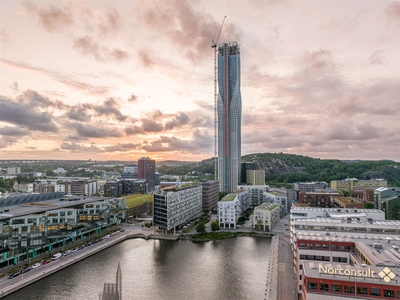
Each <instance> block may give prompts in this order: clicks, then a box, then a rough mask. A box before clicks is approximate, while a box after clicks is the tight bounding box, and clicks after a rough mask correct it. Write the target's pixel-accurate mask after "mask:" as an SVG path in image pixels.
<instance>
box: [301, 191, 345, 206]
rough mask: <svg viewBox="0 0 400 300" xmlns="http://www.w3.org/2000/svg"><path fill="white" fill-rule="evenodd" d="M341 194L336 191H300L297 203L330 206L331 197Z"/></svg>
mask: <svg viewBox="0 0 400 300" xmlns="http://www.w3.org/2000/svg"><path fill="white" fill-rule="evenodd" d="M341 195H342V194H341V193H340V192H338V191H334V192H331V191H319V192H300V193H299V203H304V204H307V205H308V206H310V207H331V197H332V196H341Z"/></svg>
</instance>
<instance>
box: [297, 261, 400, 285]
mask: <svg viewBox="0 0 400 300" xmlns="http://www.w3.org/2000/svg"><path fill="white" fill-rule="evenodd" d="M328 269H331V270H330V272H331V273H333V274H329V273H328ZM340 270H341V271H340ZM345 270H348V271H346V273H347V274H349V275H344V271H345ZM335 271H336V272H335ZM334 273H336V274H334ZM340 273H342V274H340ZM389 273H390V278H386V277H387V274H389ZM303 274H304V276H307V278H318V279H330V280H336V281H348V282H351V283H353V284H354V283H355V282H357V283H369V284H383V285H387V286H388V287H389V286H393V285H395V286H399V285H400V283H399V282H400V269H399V268H395V267H384V266H382V267H378V266H363V265H359V264H357V265H354V266H352V265H348V264H340V263H324V262H307V261H303ZM355 274H361V276H355ZM385 278H386V280H389V282H385Z"/></svg>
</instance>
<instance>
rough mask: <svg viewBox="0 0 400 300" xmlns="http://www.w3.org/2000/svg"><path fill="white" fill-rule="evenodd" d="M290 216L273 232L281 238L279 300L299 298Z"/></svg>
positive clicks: (278, 279) (282, 220) (279, 247)
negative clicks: (290, 233) (291, 240)
mask: <svg viewBox="0 0 400 300" xmlns="http://www.w3.org/2000/svg"><path fill="white" fill-rule="evenodd" d="M289 217H290V216H289V215H288V216H286V217H285V218H283V219H281V220H280V222H279V224H278V225H277V226H276V227H275V228H274V229H273V230H272V232H273V233H276V235H277V236H278V237H279V243H278V249H279V251H278V278H277V281H278V282H277V286H278V297H277V299H278V300H295V299H298V298H297V292H296V282H295V271H294V265H293V259H294V253H293V251H292V250H291V247H290V236H289Z"/></svg>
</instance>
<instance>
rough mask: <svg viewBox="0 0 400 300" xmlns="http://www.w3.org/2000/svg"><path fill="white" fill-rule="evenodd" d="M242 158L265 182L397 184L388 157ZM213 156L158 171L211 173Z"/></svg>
mask: <svg viewBox="0 0 400 300" xmlns="http://www.w3.org/2000/svg"><path fill="white" fill-rule="evenodd" d="M242 161H243V162H254V163H255V164H256V165H257V166H258V168H259V169H264V170H265V175H266V181H267V183H270V184H274V183H292V182H298V181H327V182H330V181H332V180H340V179H345V178H347V177H356V178H358V179H371V178H383V179H386V180H387V181H388V183H389V184H390V185H392V186H394V185H397V186H400V163H398V162H394V161H391V160H380V161H371V160H365V161H361V160H357V161H341V160H336V159H319V158H312V157H308V156H302V155H295V154H285V153H255V154H249V155H245V156H243V157H242ZM213 162H214V160H213V159H207V160H203V161H201V162H199V163H192V164H185V165H181V166H171V167H170V166H162V167H159V168H158V169H157V171H158V172H160V173H161V174H171V175H187V174H188V173H190V172H192V171H195V172H197V173H198V174H201V173H211V174H213V173H214V164H213Z"/></svg>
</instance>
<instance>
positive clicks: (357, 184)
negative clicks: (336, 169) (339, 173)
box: [331, 178, 387, 192]
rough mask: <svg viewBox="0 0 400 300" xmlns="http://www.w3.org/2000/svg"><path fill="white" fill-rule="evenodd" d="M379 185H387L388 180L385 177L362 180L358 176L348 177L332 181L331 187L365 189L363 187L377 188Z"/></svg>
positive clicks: (336, 188)
mask: <svg viewBox="0 0 400 300" xmlns="http://www.w3.org/2000/svg"><path fill="white" fill-rule="evenodd" d="M379 187H387V181H386V180H384V179H371V180H361V179H357V178H347V179H343V180H333V181H331V188H333V189H335V190H338V191H348V192H351V191H352V190H357V189H359V190H363V189H371V188H372V189H376V188H379Z"/></svg>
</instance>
